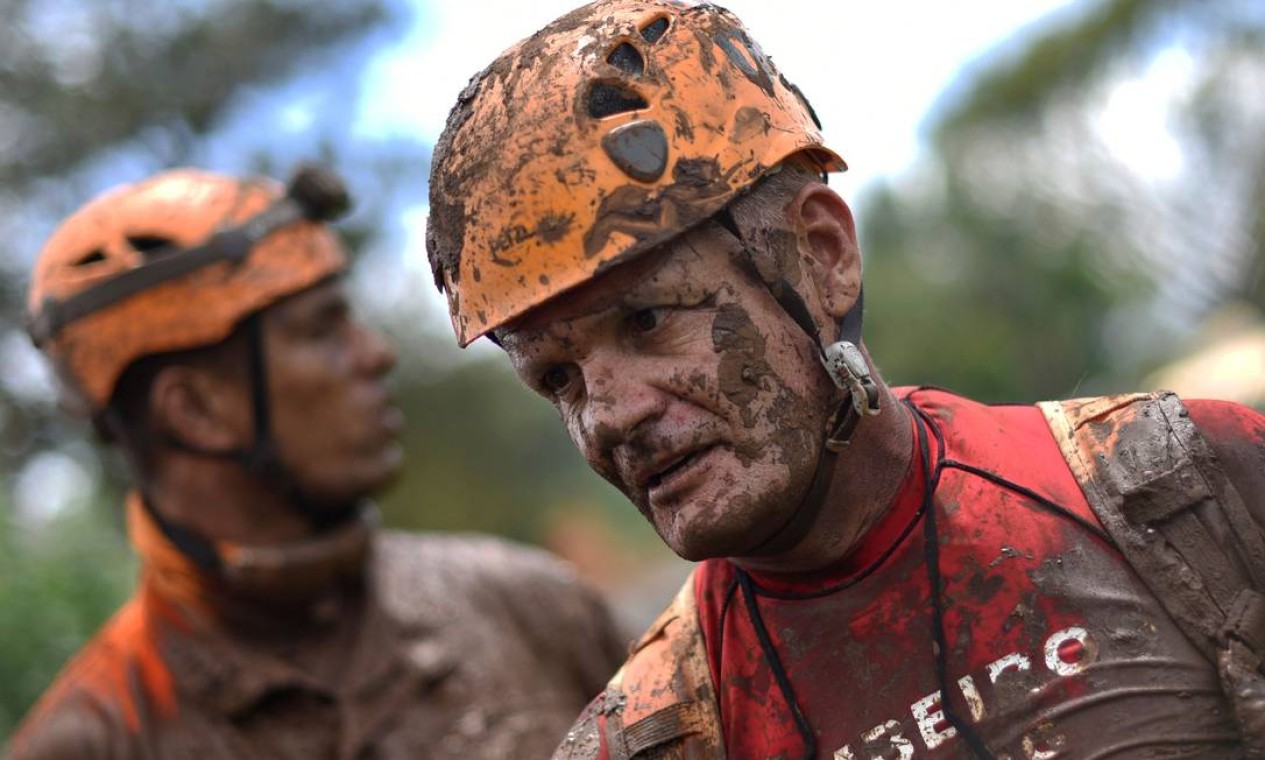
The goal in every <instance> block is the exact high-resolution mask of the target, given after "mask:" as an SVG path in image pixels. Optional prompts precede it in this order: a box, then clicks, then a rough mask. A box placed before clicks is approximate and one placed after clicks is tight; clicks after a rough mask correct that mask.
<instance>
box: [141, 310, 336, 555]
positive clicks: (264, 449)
mask: <svg viewBox="0 0 1265 760" xmlns="http://www.w3.org/2000/svg"><path fill="white" fill-rule="evenodd" d="M242 327H243V329H244V330H245V333H246V344H247V361H248V363H249V365H250V385H251V406H252V415H253V418H254V440H253V441H252V442H251V444H250V445H249V446H247V447H245V448H239V449H223V450H216V449H207V448H203V447H201V446H195V445H193V444H190V443H189V442H187V441H185V440H182V439H181V438H179V437H177V436H174V435H170V434H169V435H167V436H166V443H167V445H168V446H171V447H172V448H175V449H178V450H180V451H184V452H186V453H190V454H195V455H198V456H204V457H211V458H217V459H228V460H232V461H234V462H237V463H238V464H239V465H241V467H242V469H244V470H245V471H246V472H248V473H250V474H251V475H253V476H255V477H257V478H259V479H261V480H264V481H266V482H267V483H268V484H270V485H271V486H272V487H273V488H276V489H277V490H278V491H280V492H281V493H282V494H283V496H284V499H285V501H286V503H288V504H289V505H291V506H292V507H293V508H294V509H295V510H296V511H297V512H298V513H299V515H300V516H301V517H302V518H303V519H304V520H305V521H306V522H307V523H308V525H310V526H311V527H312V529H313V531H314V532H316V533H323V532H326V531H328V530H330V529H332V528H334V527H337V526H339V525H342V524H343V523H346V522H348V521H349V520H351V519H352V518H353V517H355V516H356V514H357V511H356V509H354V508H349V509H345V510H341V509H334V510H326V509H318V508H317V507H316V505H315V504H314V503H313V502H312V500H311V499H309V498H307V497H306V496H305V495H304V494H303V491H302V489H301V488H300V487H299V485H298V482H297V480H296V478H295V477H294V475H293V474H292V473H291V472H290V469H289V468H288V467H286V465H285V463H284V462H283V461H282V460H281V457H280V454H279V450H278V447H277V443H276V439H275V438H274V437H273V435H272V414H271V404H270V401H269V397H268V365H267V361H266V358H265V356H266V353H265V351H264V346H263V325H262V324H261V317H260V315H259V313H258V312H256V313H255V314H252V315H250V316H249V317H247V318H246V320H245V321H243V323H242ZM144 501H145V505H146V509H147V511H148V512H149V514H150V517H151V518H152V519H153V521H154V523H155V524H156V525H157V526H158V528H159V529H160V530H161V531H162V532H163V534H164V535H166V537H167V539H168V540H170V541H171V542H172V544H173V545H175V546H176V548H178V549H180V551H182V552H183V553H184V554H185V555H186V556H188V557H189V558H190V559H192V560H193V561H194V562H195V563H197V564H198V565H199V566H200V567H202V568H204V569H207V570H212V571H217V572H226V571H231V570H232V567H229V566H228V565H226V564H225V560H224V558H223V557H221V556H220V553H219V552H218V551H217V550H216V548H215V546H214V545H213V543H212V542H210V541H208V540H206V539H205V538H204V537H202V536H200V535H198V534H197V533H195V532H193V531H191V530H189V529H188V528H186V527H184V526H182V525H179V524H177V523H174V522H172V521H170V520H168V519H166V518H165V517H163V516H162V515H161V514H159V513H158V511H157V510H156V509H154V507H153V505H152V504H150V503H149V499H145V500H144ZM349 507H354V505H349ZM229 564H231V563H229Z"/></svg>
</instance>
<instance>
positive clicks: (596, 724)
mask: <svg viewBox="0 0 1265 760" xmlns="http://www.w3.org/2000/svg"><path fill="white" fill-rule="evenodd" d="M601 705H602V697H600V696H599V697H596V698H595V699H594V700H593V701H592V702H590V703H589V706H588V707H586V708H584V712H582V713H580V717H578V718H576V719H575V725H574V726H572V727H571V730H570V731H568V732H567V735H566V736H565V737H563V739H562V743H560V744H559V745H558V749H556V750H554V753H553V760H609V754H608V753H607V751H606V746H605V743H604V742H603V741H602V733H603V730H602V729H603V727H602V719H601V709H600V708H601Z"/></svg>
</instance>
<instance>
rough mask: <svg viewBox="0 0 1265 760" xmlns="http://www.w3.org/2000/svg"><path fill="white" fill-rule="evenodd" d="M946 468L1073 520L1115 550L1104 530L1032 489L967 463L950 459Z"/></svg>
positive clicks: (945, 464) (1058, 515) (946, 463)
mask: <svg viewBox="0 0 1265 760" xmlns="http://www.w3.org/2000/svg"><path fill="white" fill-rule="evenodd" d="M944 466H945V468H946V469H953V470H961V471H962V472H966V473H970V474H971V475H974V476H976V477H979V478H983V479H984V480H987V481H988V482H990V483H992V484H994V485H997V486H1001V487H1002V488H1005V489H1007V490H1009V491H1014V492H1015V493H1017V494H1019V495H1020V496H1025V497H1027V498H1028V499H1030V500H1032V501H1033V502H1034V503H1036V505H1037V506H1039V507H1041V508H1042V509H1045V510H1046V511H1047V512H1050V513H1052V514H1054V515H1055V516H1057V517H1062V518H1064V519H1065V520H1071V521H1072V522H1074V523H1076V524H1077V525H1079V526H1080V527H1082V528H1084V529H1085V531H1086V532H1088V533H1091V534H1093V535H1094V536H1096V537H1097V538H1099V539H1100V540H1101V541H1102V542H1103V543H1104V544H1106V545H1107V546H1110V547H1112V548H1113V549H1114V548H1115V544H1113V543H1112V542H1111V539H1110V538H1108V537H1107V533H1106V532H1105V531H1103V529H1102V528H1099V527H1098V526H1097V525H1094V524H1093V523H1092V522H1090V521H1089V520H1086V519H1085V518H1083V517H1081V516H1080V515H1078V514H1076V513H1075V512H1073V511H1072V510H1070V509H1068V508H1067V507H1065V506H1063V505H1061V504H1058V503H1056V502H1054V501H1051V500H1050V499H1047V498H1046V497H1044V496H1042V495H1041V494H1039V493H1037V492H1036V491H1033V490H1032V489H1031V488H1028V487H1026V486H1021V485H1019V484H1018V483H1015V482H1013V481H1010V480H1007V479H1006V478H1003V477H1002V476H1000V475H998V474H997V473H995V472H989V471H988V470H985V469H983V468H980V467H976V466H975V465H970V464H966V463H965V462H958V461H955V460H952V459H950V460H948V461H946V462H945V463H944Z"/></svg>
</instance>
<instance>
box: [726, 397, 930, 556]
mask: <svg viewBox="0 0 1265 760" xmlns="http://www.w3.org/2000/svg"><path fill="white" fill-rule="evenodd" d="M879 391H880V396H881V408H882V412H880V413H879V414H878V415H877V416H875V417H867V418H863V419H862V420H861V422H860V424H858V426H857V429H856V432H855V433H854V434H853V437H852V440H851V442H850V443H849V444H848V445H847V447H846V448H844V449H843V450H842V451H840V452H839V453H838V455H837V456H836V458H835V464H834V472H833V474H832V475H831V482H830V487H829V490H828V491H827V492H826V495H825V498H824V502H823V504H822V507H821V513H820V514H819V515H818V517H817V520H816V522H815V524H814V525H813V526H812V529H811V530H809V531H808V534H807V536H806V537H805V538H804V540H803V541H801V542H800V543H799V544H798V545H797V546H795V547H794V548H793V549H791V550H790V551H787V552H785V553H782V554H778V555H776V556H771V557H744V558H741V559H735V562H736V563H737V564H738V565H739V566H741V567H743V568H744V569H748V570H752V571H755V572H764V573H788V572H789V573H803V572H812V571H814V570H820V569H822V568H825V567H830V566H833V565H835V564H837V563H838V562H839V561H840V560H842V559H843V558H845V557H846V556H847V555H848V554H849V553H850V552H851V551H852V550H853V549H855V548H856V547H857V546H858V545H859V544H860V543H861V541H862V540H863V538H864V537H865V535H866V533H867V532H868V531H869V530H870V528H872V527H874V525H875V524H876V523H878V521H879V520H880V519H881V518H882V517H883V515H884V514H886V513H887V510H888V509H889V508H890V507H891V504H892V500H893V498H894V497H895V495H896V493H897V491H898V490H899V489H900V486H901V483H902V482H903V480H904V478H905V474H906V473H907V472H908V471H909V464H910V461H911V457H912V456H913V451H914V440H913V422H912V419H911V417H910V415H911V412H910V411H909V409H907V408H906V407H905V405H904V404H902V403H901V402H900V400H899V399H898V398H896V396H895V394H893V393H892V392H891V390H890V389H889V388H888V387H887V386H886V385H882V384H880V385H879Z"/></svg>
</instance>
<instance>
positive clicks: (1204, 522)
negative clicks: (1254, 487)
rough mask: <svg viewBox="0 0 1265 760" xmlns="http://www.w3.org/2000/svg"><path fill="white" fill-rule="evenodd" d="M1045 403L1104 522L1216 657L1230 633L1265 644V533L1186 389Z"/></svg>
mask: <svg viewBox="0 0 1265 760" xmlns="http://www.w3.org/2000/svg"><path fill="white" fill-rule="evenodd" d="M1039 406H1040V408H1041V411H1042V412H1043V413H1044V414H1045V417H1046V420H1047V422H1048V423H1049V424H1050V428H1051V430H1052V431H1053V433H1054V437H1055V439H1056V440H1057V441H1058V443H1059V447H1060V448H1061V449H1062V451H1063V456H1064V457H1065V458H1066V459H1067V462H1068V464H1069V465H1070V466H1071V469H1072V472H1073V473H1074V474H1075V475H1076V479H1077V480H1078V481H1079V482H1080V485H1081V489H1082V490H1083V491H1084V492H1085V496H1086V498H1087V499H1088V500H1089V503H1090V506H1091V507H1092V508H1093V510H1094V512H1095V513H1096V514H1097V515H1098V519H1099V520H1100V521H1101V522H1102V524H1103V527H1105V528H1106V529H1107V532H1108V533H1109V534H1110V535H1111V537H1112V539H1113V540H1114V541H1115V542H1116V545H1117V546H1118V547H1119V548H1120V551H1121V552H1122V553H1123V554H1124V555H1125V557H1126V559H1128V560H1129V562H1130V563H1131V564H1132V565H1133V567H1134V569H1135V570H1137V572H1138V575H1140V576H1141V578H1142V579H1143V581H1145V582H1146V584H1147V585H1148V587H1149V588H1150V589H1151V591H1152V592H1154V593H1155V595H1156V597H1157V598H1158V599H1160V601H1161V602H1162V603H1163V604H1164V607H1165V608H1166V609H1167V610H1168V612H1169V614H1170V615H1172V617H1173V619H1174V620H1175V621H1176V622H1177V624H1178V625H1179V626H1181V628H1182V630H1183V632H1184V633H1185V634H1186V636H1187V637H1188V638H1189V639H1190V640H1191V641H1192V642H1193V643H1194V644H1195V645H1196V646H1197V647H1199V649H1200V650H1201V651H1203V653H1204V654H1205V655H1207V656H1208V658H1209V659H1211V660H1213V661H1214V662H1215V661H1216V659H1217V653H1219V652H1220V651H1221V650H1222V649H1223V648H1224V647H1225V640H1226V636H1227V634H1229V635H1237V637H1239V638H1245V639H1249V640H1248V641H1246V642H1245V643H1248V644H1249V645H1250V646H1251V647H1252V648H1253V649H1255V650H1257V651H1258V652H1265V597H1262V595H1261V594H1260V593H1259V590H1262V589H1265V538H1263V537H1262V534H1261V531H1260V528H1258V527H1257V525H1256V523H1255V522H1254V521H1253V520H1252V518H1251V516H1250V514H1249V513H1248V511H1247V507H1246V506H1245V505H1244V503H1243V499H1242V497H1241V496H1240V495H1239V493H1238V492H1237V491H1236V490H1235V489H1234V487H1233V486H1232V485H1231V484H1230V482H1229V479H1228V478H1227V477H1226V475H1225V472H1224V471H1223V470H1222V468H1221V466H1220V464H1219V463H1218V462H1217V460H1216V458H1215V457H1214V456H1213V454H1212V452H1211V451H1210V450H1209V448H1208V444H1207V442H1206V441H1205V440H1204V439H1203V436H1201V435H1200V434H1199V431H1198V430H1197V429H1196V428H1195V425H1194V423H1192V422H1191V420H1190V415H1189V412H1187V410H1186V408H1185V406H1184V405H1183V404H1182V403H1181V401H1180V400H1179V399H1178V398H1177V396H1176V395H1175V394H1173V393H1167V392H1163V393H1156V394H1130V395H1124V396H1108V397H1102V398H1092V399H1076V400H1072V401H1061V402H1046V403H1042V404H1040V405H1039ZM1227 625H1230V626H1231V628H1232V629H1233V630H1231V629H1227Z"/></svg>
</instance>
